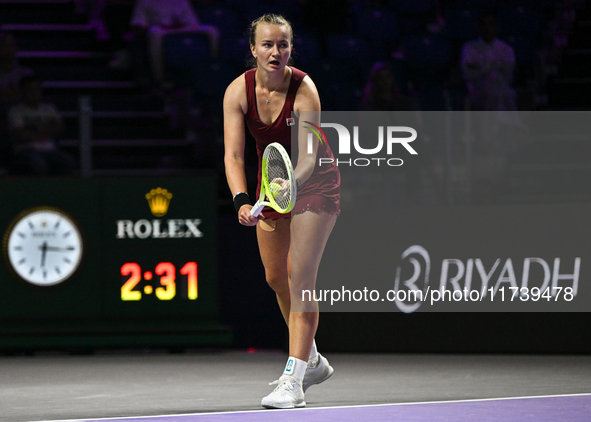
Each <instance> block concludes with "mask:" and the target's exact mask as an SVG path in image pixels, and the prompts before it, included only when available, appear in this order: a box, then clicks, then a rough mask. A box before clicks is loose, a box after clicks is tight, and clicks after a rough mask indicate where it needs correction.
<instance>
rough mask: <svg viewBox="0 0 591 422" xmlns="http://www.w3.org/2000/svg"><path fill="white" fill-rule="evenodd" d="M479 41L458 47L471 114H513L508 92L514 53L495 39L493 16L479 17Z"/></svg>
mask: <svg viewBox="0 0 591 422" xmlns="http://www.w3.org/2000/svg"><path fill="white" fill-rule="evenodd" d="M480 31H481V35H482V36H481V38H479V39H477V40H474V41H469V42H467V43H466V44H464V46H463V47H462V54H461V66H462V71H463V74H464V78H465V79H466V82H467V85H468V90H469V93H470V102H471V109H472V110H480V111H485V110H516V108H517V107H516V99H515V91H514V90H513V89H512V88H511V85H510V84H511V82H512V80H513V69H514V67H515V53H514V51H513V48H512V47H511V46H510V45H509V44H507V43H505V42H503V41H501V40H499V39H498V38H497V21H496V16H495V14H494V13H491V12H487V13H485V14H483V15H482V16H481V17H480Z"/></svg>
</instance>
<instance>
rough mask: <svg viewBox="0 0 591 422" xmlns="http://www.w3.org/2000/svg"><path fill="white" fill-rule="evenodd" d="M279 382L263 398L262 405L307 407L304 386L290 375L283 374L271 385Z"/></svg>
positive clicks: (287, 407) (269, 406)
mask: <svg viewBox="0 0 591 422" xmlns="http://www.w3.org/2000/svg"><path fill="white" fill-rule="evenodd" d="M274 384H277V387H275V390H273V392H272V393H271V394H269V395H268V396H266V397H263V400H261V406H263V407H266V408H267V409H293V408H294V407H306V402H305V401H304V392H303V391H302V386H301V385H300V384H299V383H298V382H297V381H296V380H295V378H294V377H292V376H290V375H282V376H281V378H279V379H278V380H277V381H273V382H272V383H270V384H269V385H274Z"/></svg>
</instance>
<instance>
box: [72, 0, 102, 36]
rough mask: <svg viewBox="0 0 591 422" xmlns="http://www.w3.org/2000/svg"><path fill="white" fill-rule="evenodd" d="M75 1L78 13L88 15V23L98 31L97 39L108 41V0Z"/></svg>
mask: <svg viewBox="0 0 591 422" xmlns="http://www.w3.org/2000/svg"><path fill="white" fill-rule="evenodd" d="M75 2H76V13H80V14H87V15H88V25H89V26H90V27H91V28H93V29H94V30H95V31H96V39H97V40H99V41H107V40H108V39H109V31H108V30H107V26H106V25H105V19H104V12H105V6H106V5H107V0H75Z"/></svg>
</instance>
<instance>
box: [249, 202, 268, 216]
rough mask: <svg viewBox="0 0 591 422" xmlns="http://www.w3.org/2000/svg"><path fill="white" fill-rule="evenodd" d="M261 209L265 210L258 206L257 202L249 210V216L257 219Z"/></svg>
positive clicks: (262, 206)
mask: <svg viewBox="0 0 591 422" xmlns="http://www.w3.org/2000/svg"><path fill="white" fill-rule="evenodd" d="M263 208H265V206H264V205H261V204H259V201H257V202H256V204H254V206H253V207H252V208H251V209H250V214H252V216H253V217H258V216H259V214H260V213H261V211H262V210H263Z"/></svg>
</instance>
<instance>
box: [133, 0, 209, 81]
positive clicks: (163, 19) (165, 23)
mask: <svg viewBox="0 0 591 422" xmlns="http://www.w3.org/2000/svg"><path fill="white" fill-rule="evenodd" d="M131 27H132V29H133V32H134V39H135V43H136V44H135V45H136V48H137V45H138V43H139V44H140V45H141V44H143V45H147V47H148V52H149V54H148V56H149V60H150V64H151V68H152V74H153V76H154V78H155V80H156V82H157V83H160V84H161V83H162V82H164V62H163V57H162V56H163V54H162V53H163V52H162V41H163V38H164V37H165V36H166V35H168V34H172V33H178V32H198V33H203V34H206V35H207V37H208V39H209V43H210V49H211V54H212V56H213V57H217V56H218V50H219V38H220V33H219V30H218V29H217V28H216V27H215V26H212V25H203V24H201V23H200V22H199V19H198V18H197V15H196V14H195V11H194V10H193V8H192V7H191V4H190V3H189V2H188V0H137V1H136V4H135V8H134V11H133V15H132V18H131ZM141 54H142V52H138V51H135V52H133V53H132V55H135V56H136V57H135V59H136V61H138V57H137V56H138V55H141ZM140 57H141V56H140ZM141 63H142V60H141V59H140V60H139V63H138V64H139V66H141V65H142V64H141ZM144 63H145V60H144ZM138 70H140V71H141V69H138Z"/></svg>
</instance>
